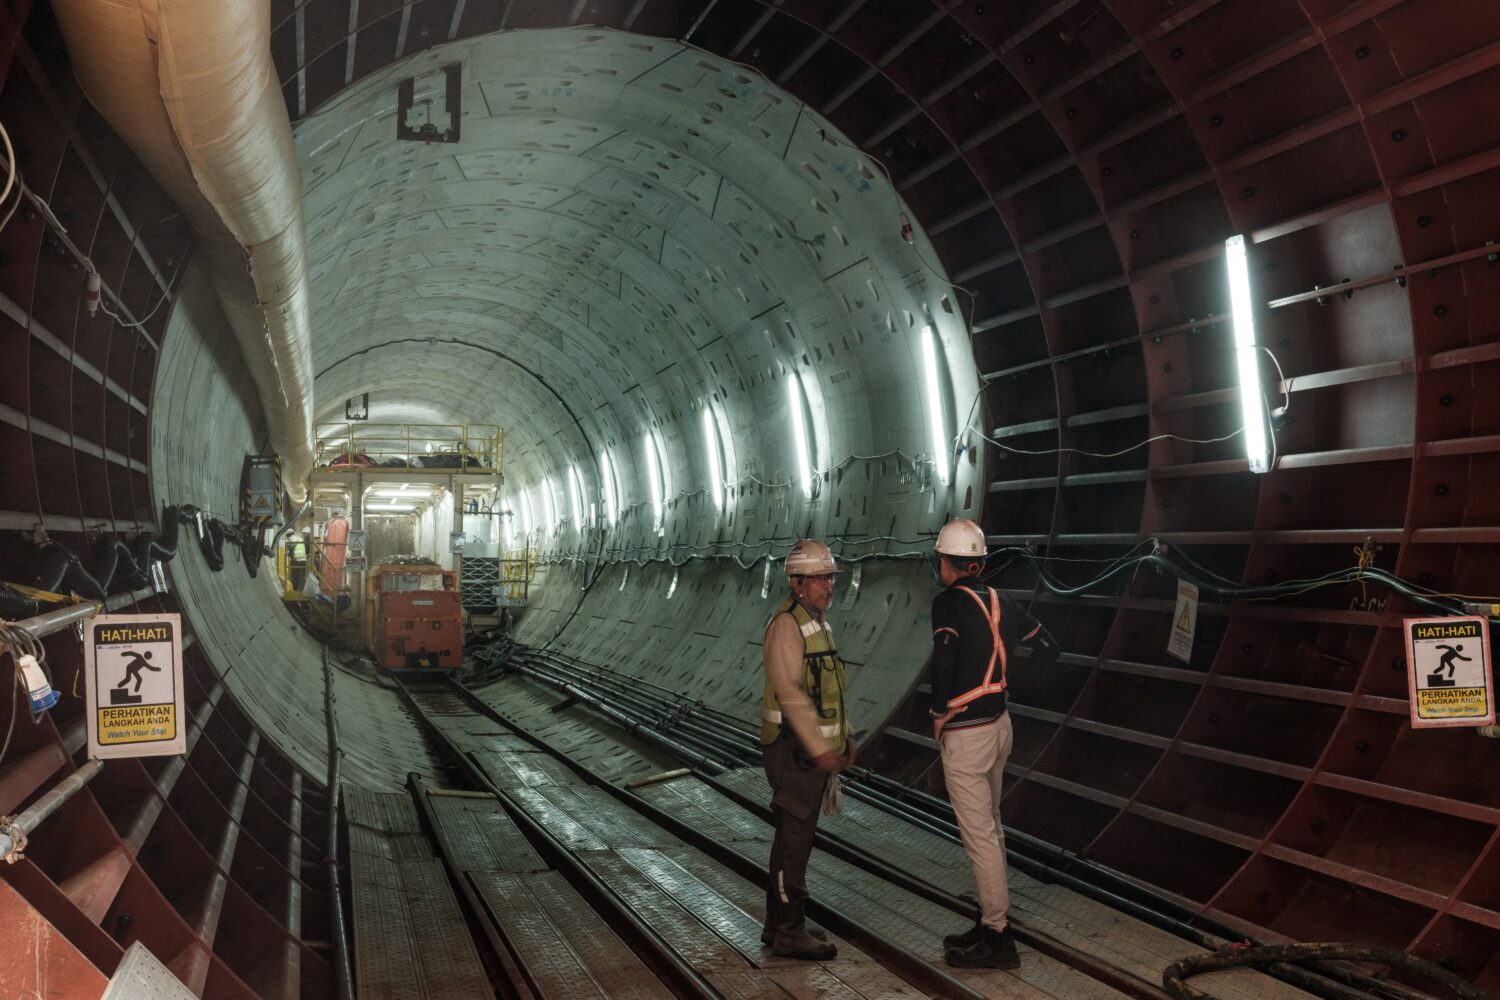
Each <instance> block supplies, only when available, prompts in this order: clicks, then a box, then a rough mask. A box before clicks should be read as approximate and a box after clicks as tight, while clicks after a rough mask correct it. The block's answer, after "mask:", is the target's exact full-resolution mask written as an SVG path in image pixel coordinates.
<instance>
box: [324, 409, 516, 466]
mask: <svg viewBox="0 0 1500 1000" xmlns="http://www.w3.org/2000/svg"><path fill="white" fill-rule="evenodd" d="M317 434H318V450H317V459H318V467H319V468H323V469H338V468H388V469H412V468H415V469H457V470H459V471H462V472H477V473H499V472H501V471H503V469H504V464H505V440H504V436H503V434H502V433H501V431H500V427H499V426H498V425H496V424H372V423H365V422H362V421H361V422H354V423H333V424H320V425H319V426H318V428H317Z"/></svg>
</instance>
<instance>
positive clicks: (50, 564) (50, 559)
mask: <svg viewBox="0 0 1500 1000" xmlns="http://www.w3.org/2000/svg"><path fill="white" fill-rule="evenodd" d="M31 585H32V586H33V587H35V588H36V589H38V590H46V591H49V592H52V593H58V592H59V591H60V590H61V589H62V588H63V587H64V586H66V587H67V588H68V589H69V590H72V591H73V592H74V593H76V594H78V595H79V596H80V597H84V598H87V599H88V600H90V601H100V602H102V601H103V600H104V598H105V596H106V594H105V590H104V587H102V586H100V584H99V581H98V580H96V579H94V577H93V575H92V574H91V573H89V571H88V570H86V569H84V567H83V563H82V562H81V561H80V560H79V558H78V557H77V556H75V555H74V554H73V553H71V552H69V551H68V550H67V549H65V548H63V547H62V546H61V545H56V544H52V543H49V544H47V545H44V546H43V547H42V559H41V567H40V568H39V569H38V571H37V575H36V579H35V580H33V581H32V584H31Z"/></svg>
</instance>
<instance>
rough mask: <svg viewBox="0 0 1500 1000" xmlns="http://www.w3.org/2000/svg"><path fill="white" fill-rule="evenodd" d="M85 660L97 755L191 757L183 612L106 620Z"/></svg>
mask: <svg viewBox="0 0 1500 1000" xmlns="http://www.w3.org/2000/svg"><path fill="white" fill-rule="evenodd" d="M83 656H84V675H85V676H86V677H87V678H88V683H87V685H86V686H87V688H88V691H87V704H88V728H89V757H90V758H95V757H99V758H110V757H163V756H169V755H175V754H183V753H187V717H186V715H185V714H184V712H183V694H182V617H181V616H180V615H175V614H161V615H100V616H99V617H97V618H93V619H91V620H90V621H89V623H88V625H87V628H86V631H85V632H84V643H83Z"/></svg>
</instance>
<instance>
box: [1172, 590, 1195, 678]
mask: <svg viewBox="0 0 1500 1000" xmlns="http://www.w3.org/2000/svg"><path fill="white" fill-rule="evenodd" d="M1197 630H1198V585H1197V584H1194V583H1188V582H1187V581H1186V580H1178V581H1177V604H1176V605H1175V606H1174V607H1173V608H1172V635H1171V636H1170V637H1169V638H1168V639H1167V655H1168V656H1175V657H1176V658H1177V659H1179V660H1181V661H1182V662H1183V663H1191V662H1192V659H1193V633H1194V632H1196V631H1197Z"/></svg>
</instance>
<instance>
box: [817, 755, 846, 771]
mask: <svg viewBox="0 0 1500 1000" xmlns="http://www.w3.org/2000/svg"><path fill="white" fill-rule="evenodd" d="M813 766H814V767H816V768H817V769H818V770H819V771H829V772H833V771H840V770H843V767H844V758H842V757H840V756H839V755H838V754H836V753H834V752H833V751H832V750H824V751H823V752H822V753H820V754H818V755H817V756H816V757H814V758H813Z"/></svg>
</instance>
